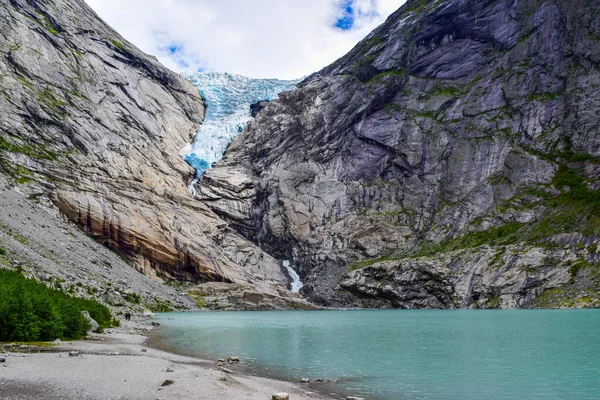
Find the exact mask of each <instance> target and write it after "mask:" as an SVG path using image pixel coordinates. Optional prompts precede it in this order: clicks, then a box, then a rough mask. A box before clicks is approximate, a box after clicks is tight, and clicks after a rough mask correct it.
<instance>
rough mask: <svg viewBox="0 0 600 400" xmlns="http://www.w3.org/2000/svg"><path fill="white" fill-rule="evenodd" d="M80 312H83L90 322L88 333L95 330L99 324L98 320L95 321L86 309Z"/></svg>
mask: <svg viewBox="0 0 600 400" xmlns="http://www.w3.org/2000/svg"><path fill="white" fill-rule="evenodd" d="M81 314H83V317H84V318H85V319H86V321H87V322H88V323H89V324H90V330H89V331H88V334H90V333H91V332H96V331H97V330H98V328H99V327H100V325H98V322H96V320H95V319H94V318H92V317H91V316H90V313H89V312H87V311H82V312H81Z"/></svg>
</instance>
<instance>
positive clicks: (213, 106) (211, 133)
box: [181, 72, 298, 194]
mask: <svg viewBox="0 0 600 400" xmlns="http://www.w3.org/2000/svg"><path fill="white" fill-rule="evenodd" d="M183 76H184V77H185V78H187V79H189V80H190V81H191V82H192V83H193V84H194V85H195V86H196V87H197V88H198V89H199V91H200V95H201V96H202V98H203V99H204V101H205V103H206V107H207V108H206V116H205V118H204V122H203V123H202V126H201V127H200V129H198V131H197V132H196V135H195V138H194V142H193V143H191V144H190V145H188V146H186V148H184V149H183V150H182V151H181V156H182V157H183V158H184V159H185V161H187V163H188V164H190V165H191V166H192V167H193V168H194V169H196V179H195V180H194V181H193V182H192V183H191V184H190V191H191V192H192V194H193V193H194V192H195V190H194V184H195V183H196V182H197V181H198V178H200V176H202V174H203V173H204V171H206V170H207V169H208V168H210V167H211V166H212V165H213V164H214V163H215V162H217V161H219V160H220V159H221V157H223V153H224V152H225V149H226V148H227V146H228V145H229V143H231V141H232V140H233V139H234V138H235V137H236V136H237V135H239V134H240V133H241V132H242V130H243V128H244V126H245V125H246V124H247V123H248V122H249V121H250V120H251V119H252V115H251V111H250V106H251V105H252V104H254V103H256V102H259V101H270V100H274V99H277V97H278V96H279V94H280V93H282V92H285V91H288V90H291V89H293V88H294V85H295V84H296V83H297V82H298V81H281V80H278V79H252V78H247V77H245V76H240V75H233V74H227V73H218V72H195V73H184V74H183Z"/></svg>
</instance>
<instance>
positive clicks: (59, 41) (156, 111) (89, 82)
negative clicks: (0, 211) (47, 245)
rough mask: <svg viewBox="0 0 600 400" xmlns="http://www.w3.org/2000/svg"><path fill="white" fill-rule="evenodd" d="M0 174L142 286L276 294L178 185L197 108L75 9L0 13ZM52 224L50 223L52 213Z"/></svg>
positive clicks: (55, 6) (238, 244) (172, 79)
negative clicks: (109, 254)
mask: <svg viewBox="0 0 600 400" xmlns="http://www.w3.org/2000/svg"><path fill="white" fill-rule="evenodd" d="M0 35H1V36H2V39H1V40H0V55H1V57H0V115H1V116H2V117H1V118H0V168H1V170H2V172H3V173H4V174H5V175H6V176H9V177H10V178H11V179H12V181H13V183H14V184H16V185H18V186H19V188H18V189H19V190H20V191H21V192H23V193H26V194H27V195H28V196H30V197H31V198H32V199H33V198H35V199H37V200H38V201H40V202H42V203H43V204H45V205H47V206H49V207H51V208H53V209H54V210H60V212H61V214H62V215H65V216H66V217H68V219H70V220H71V221H73V222H74V223H76V224H77V225H78V226H80V227H81V228H82V229H83V230H84V231H85V232H87V233H88V234H90V235H91V236H92V237H94V238H97V239H98V240H100V241H101V242H103V243H104V244H106V245H108V246H109V247H111V248H112V249H114V250H116V251H117V252H119V253H120V254H122V255H124V256H125V257H127V258H128V259H129V260H130V261H132V262H133V263H134V265H135V266H136V267H137V268H138V269H139V270H140V271H143V272H144V273H146V274H147V275H149V276H155V275H154V274H155V271H156V272H157V273H159V274H161V275H162V276H164V277H168V278H177V279H182V280H194V281H203V280H217V281H226V282H241V283H246V282H250V281H253V280H255V279H256V280H261V281H262V280H265V282H270V283H273V284H285V283H286V282H287V280H288V278H287V276H286V275H285V274H284V272H283V271H282V268H281V265H280V263H279V262H278V261H277V260H275V259H274V258H272V257H270V256H269V255H267V254H265V253H264V252H262V251H261V250H260V249H258V248H257V247H256V246H254V245H253V244H252V243H250V242H249V241H247V240H246V239H244V238H243V237H241V236H240V235H238V234H236V233H235V232H233V231H232V230H231V229H229V228H228V226H227V224H226V223H224V222H223V221H222V220H221V219H219V218H218V217H217V216H216V215H215V214H214V212H212V211H211V210H210V209H208V208H207V207H205V206H204V205H203V204H201V203H199V202H197V201H195V200H193V199H192V198H191V196H190V195H189V193H188V191H187V187H186V185H187V183H189V181H191V179H192V177H193V169H192V168H191V167H189V165H187V164H186V163H185V162H184V161H183V160H182V159H181V157H180V156H179V155H178V153H179V151H180V150H181V149H182V148H184V147H185V146H186V144H188V143H189V142H190V141H191V139H192V135H193V134H194V133H195V131H196V129H197V127H198V126H199V124H200V123H201V121H202V119H203V116H204V111H205V107H204V105H203V102H202V99H201V97H200V95H199V94H198V91H197V89H196V88H194V86H193V85H192V84H191V83H190V82H188V81H186V80H184V79H183V78H181V77H180V76H178V75H177V74H175V73H173V72H171V71H169V70H167V69H166V68H164V67H163V66H162V65H161V64H159V63H158V62H157V60H156V59H155V58H153V57H151V56H147V55H145V54H144V53H142V52H141V51H139V50H138V49H136V48H135V47H134V46H132V45H131V44H129V43H128V42H126V41H125V40H124V39H123V38H122V37H120V36H119V35H118V34H117V33H116V32H115V31H114V30H112V29H111V28H110V27H108V26H107V25H106V24H104V22H102V21H101V20H100V19H99V18H98V16H97V15H96V14H95V13H94V12H93V11H92V10H91V9H90V8H89V7H88V6H87V5H86V4H85V2H84V1H83V0H69V1H66V0H57V1H43V0H40V1H26V0H10V1H4V2H2V3H1V4H0ZM57 214H58V213H57Z"/></svg>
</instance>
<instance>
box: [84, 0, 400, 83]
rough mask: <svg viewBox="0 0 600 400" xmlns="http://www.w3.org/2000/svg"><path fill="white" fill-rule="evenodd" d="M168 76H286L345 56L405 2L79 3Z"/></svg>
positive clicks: (103, 0) (301, 73) (119, 0)
mask: <svg viewBox="0 0 600 400" xmlns="http://www.w3.org/2000/svg"><path fill="white" fill-rule="evenodd" d="M86 1H87V3H88V4H89V5H90V6H92V8H93V9H94V10H95V11H96V12H97V13H98V14H99V15H100V17H102V19H104V20H105V21H106V22H107V23H108V24H110V25H111V26H112V27H113V28H115V29H116V30H117V31H119V33H121V35H123V36H124V37H125V38H126V39H128V40H129V41H130V42H132V43H133V44H135V45H136V46H138V47H140V48H141V49H142V50H144V51H145V52H147V53H150V54H153V55H155V56H157V57H158V58H159V60H160V61H161V62H162V63H163V64H164V65H166V66H167V67H169V68H171V69H173V70H175V71H198V70H205V71H219V72H229V73H235V74H241V75H246V76H250V77H254V78H281V79H294V78H300V77H302V76H305V75H308V74H310V73H312V72H315V71H318V70H319V69H321V68H323V67H325V66H326V65H328V64H330V63H331V62H333V61H335V60H336V59H337V58H339V57H341V56H343V55H344V54H345V53H347V52H348V51H349V50H350V49H351V48H352V47H353V46H354V45H355V44H356V43H358V42H359V41H360V40H361V39H362V38H363V37H365V36H366V35H367V34H368V33H369V32H370V31H371V30H373V29H374V28H375V27H377V26H378V25H379V24H381V23H382V22H383V21H385V19H386V18H387V17H388V16H389V15H390V14H391V13H392V12H394V11H395V10H396V9H398V8H399V7H400V6H401V5H402V4H404V2H405V0H86Z"/></svg>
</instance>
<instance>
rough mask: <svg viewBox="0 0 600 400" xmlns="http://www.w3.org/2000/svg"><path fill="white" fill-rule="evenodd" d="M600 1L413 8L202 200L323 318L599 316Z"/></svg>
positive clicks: (304, 93)
mask: <svg viewBox="0 0 600 400" xmlns="http://www.w3.org/2000/svg"><path fill="white" fill-rule="evenodd" d="M599 65H600V2H598V1H594V0H575V1H566V0H496V1H480V0H431V1H427V0H409V1H408V2H407V3H406V5H405V6H403V7H402V8H401V9H399V10H398V11H397V12H395V13H394V14H393V15H392V16H390V17H389V19H388V20H387V21H386V22H385V23H384V24H383V25H382V26H381V27H379V28H378V29H376V30H375V31H374V32H373V33H371V34H370V35H369V36H368V37H367V38H365V39H364V40H363V41H362V42H361V43H359V44H358V45H357V46H356V47H355V48H354V49H353V50H352V51H351V52H350V53H349V54H347V55H346V56H345V57H343V58H341V59H340V60H338V61H337V62H335V63H334V64H332V65H331V66H329V67H327V68H325V69H324V70H322V71H320V72H318V73H316V74H314V75H312V76H310V77H309V78H307V79H306V80H304V81H303V82H302V83H300V84H299V88H298V89H297V90H294V91H291V92H287V93H285V94H284V95H282V96H281V97H280V99H279V100H278V101H274V102H271V103H269V104H267V105H266V106H265V107H264V108H263V109H262V111H260V112H259V113H258V115H257V116H256V119H255V120H254V121H253V122H251V123H250V124H249V126H248V127H247V128H246V129H245V131H244V133H242V135H240V136H239V137H238V138H237V139H236V140H234V141H233V143H232V144H231V145H230V147H229V148H228V150H227V152H226V154H225V156H224V158H223V160H222V161H220V162H219V163H218V164H217V167H216V168H213V169H210V170H208V171H207V172H206V173H205V175H204V176H203V178H202V179H201V180H200V182H199V183H198V184H197V191H198V199H200V200H201V201H202V202H203V203H204V204H206V205H207V206H208V207H209V208H210V209H211V210H213V211H214V212H215V213H216V214H217V215H219V216H220V217H221V218H222V219H224V220H225V221H227V222H228V223H229V224H230V226H231V227H233V228H234V229H236V230H237V232H239V233H240V234H242V235H243V236H244V237H246V238H247V239H248V240H250V241H252V242H254V243H256V244H257V245H258V246H260V247H261V248H262V249H263V250H264V251H265V252H267V253H269V254H271V255H272V256H274V257H276V258H279V259H288V260H291V261H292V262H293V264H294V265H296V266H299V272H300V275H301V276H302V278H303V280H304V282H305V287H304V289H303V290H302V292H303V293H304V294H305V295H306V296H308V298H309V299H311V300H312V301H314V302H317V303H320V304H325V305H359V306H377V307H406V308H413V307H415V308H418V307H436V308H457V307H465V308H467V307H471V308H473V307H485V308H493V307H535V306H544V307H589V306H598V305H600V300H599V292H598V291H599V289H600V268H599V264H598V262H599V254H598V252H597V250H598V249H597V244H598V233H599V230H600V192H599V191H598V190H599V189H600V182H599V180H598V178H599V176H600V130H599V128H598V126H599V121H600V117H599V115H600V114H599V110H600V94H599V93H600V91H599V90H598V89H599V85H600V72H599Z"/></svg>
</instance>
